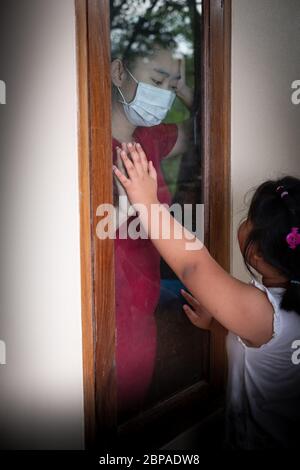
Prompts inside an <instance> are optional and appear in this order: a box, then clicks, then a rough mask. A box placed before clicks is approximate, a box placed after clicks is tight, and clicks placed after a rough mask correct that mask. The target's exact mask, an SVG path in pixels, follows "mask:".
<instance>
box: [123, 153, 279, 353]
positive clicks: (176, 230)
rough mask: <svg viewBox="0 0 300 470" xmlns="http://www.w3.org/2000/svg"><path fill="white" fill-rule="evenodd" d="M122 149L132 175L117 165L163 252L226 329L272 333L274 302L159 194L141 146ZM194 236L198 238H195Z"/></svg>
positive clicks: (253, 338)
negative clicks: (238, 274)
mask: <svg viewBox="0 0 300 470" xmlns="http://www.w3.org/2000/svg"><path fill="white" fill-rule="evenodd" d="M128 151H129V153H130V156H131V159H132V160H130V159H129V158H128V156H127V155H126V153H125V152H122V153H121V157H122V160H123V162H124V165H125V168H126V170H127V173H128V177H127V176H125V175H124V174H123V173H122V172H120V171H119V170H118V169H117V168H114V171H115V174H116V176H117V177H118V178H119V180H120V182H121V183H122V184H123V186H124V188H125V190H126V192H127V194H128V197H129V199H130V201H131V203H132V204H133V205H134V207H135V209H136V210H137V211H138V212H139V217H140V221H141V223H142V225H143V227H144V229H145V230H146V232H147V233H148V234H149V236H150V237H151V239H152V243H153V244H154V246H155V247H156V249H157V250H158V251H159V253H160V254H161V256H162V257H163V258H164V259H165V261H166V262H167V263H168V264H169V266H170V267H171V269H172V270H173V271H174V272H175V273H176V274H177V276H178V277H179V279H180V280H181V281H182V282H183V284H184V285H186V287H187V288H188V290H189V291H190V292H191V293H192V295H193V296H194V297H195V298H196V299H197V300H199V302H200V303H201V304H202V305H203V307H204V309H205V310H207V311H208V312H210V314H211V315H212V316H213V317H214V318H215V319H216V320H217V321H219V322H220V323H221V324H222V325H223V326H224V327H225V328H226V329H228V330H230V331H232V332H233V333H236V334H237V335H239V336H241V337H242V338H244V339H246V340H247V341H248V342H249V343H251V344H252V345H254V346H259V345H260V344H263V343H265V342H266V341H268V340H269V339H270V338H271V337H272V325H273V307H272V306H271V304H270V303H269V301H268V299H267V297H266V295H265V294H264V293H263V292H262V291H260V290H258V289H256V288H255V287H254V286H251V285H248V284H245V283H243V282H241V281H239V280H237V279H235V278H234V277H232V276H231V275H230V274H228V273H227V272H226V271H225V270H224V269H223V268H222V267H221V266H220V265H219V264H218V263H217V262H216V261H215V260H214V259H213V258H212V256H211V255H210V254H209V252H208V250H207V249H206V247H205V246H204V245H203V243H202V242H201V241H200V240H198V239H197V238H196V237H194V236H193V234H191V233H190V232H189V231H188V230H187V229H185V228H184V227H183V226H182V225H181V224H179V222H178V221H176V220H175V219H174V218H173V217H172V216H171V214H170V213H169V211H168V210H167V208H166V207H165V206H163V205H161V204H159V201H158V199H157V181H156V171H155V169H154V167H153V164H152V162H150V164H149V163H148V160H147V157H146V155H145V154H144V152H143V151H142V149H141V147H140V146H139V147H138V146H135V147H134V146H132V145H131V146H130V145H129V144H128ZM192 240H193V241H192Z"/></svg>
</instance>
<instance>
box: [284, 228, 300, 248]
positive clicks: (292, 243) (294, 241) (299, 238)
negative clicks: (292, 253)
mask: <svg viewBox="0 0 300 470" xmlns="http://www.w3.org/2000/svg"><path fill="white" fill-rule="evenodd" d="M298 230H299V228H298V227H293V228H292V231H291V232H290V233H289V234H288V235H287V237H286V241H287V244H288V245H289V247H290V248H291V249H292V250H295V248H297V246H298V245H300V234H299V233H298Z"/></svg>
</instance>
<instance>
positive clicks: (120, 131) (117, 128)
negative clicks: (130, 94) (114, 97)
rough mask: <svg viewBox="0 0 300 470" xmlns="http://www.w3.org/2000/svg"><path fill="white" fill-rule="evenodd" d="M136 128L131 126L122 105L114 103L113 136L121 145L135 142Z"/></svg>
mask: <svg viewBox="0 0 300 470" xmlns="http://www.w3.org/2000/svg"><path fill="white" fill-rule="evenodd" d="M135 129H136V126H134V125H133V124H131V122H129V121H128V119H127V118H126V116H125V113H124V110H123V106H122V103H119V102H114V103H113V105H112V135H113V137H114V138H115V139H117V140H118V141H119V142H120V143H122V142H131V141H132V140H134V138H133V133H134V131H135Z"/></svg>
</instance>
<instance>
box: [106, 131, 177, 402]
mask: <svg viewBox="0 0 300 470" xmlns="http://www.w3.org/2000/svg"><path fill="white" fill-rule="evenodd" d="M177 136H178V128H177V125H176V124H159V125H158V126H153V127H137V128H136V129H135V132H134V134H133V137H134V140H135V141H136V142H139V143H140V144H141V145H142V147H143V149H144V151H145V153H146V155H147V157H148V159H149V160H152V161H153V164H154V166H155V169H156V171H157V177H158V198H159V201H160V202H162V203H167V204H170V203H171V194H170V192H169V189H168V187H167V185H166V183H165V181H164V177H163V174H162V171H161V167H160V162H161V160H162V158H163V157H165V156H166V155H168V154H169V152H170V151H171V150H172V148H173V147H174V145H175V143H176V140H177ZM117 145H118V146H119V147H121V145H120V142H118V141H117V140H116V139H114V138H113V141H112V149H113V160H114V162H115V161H116V149H115V147H116V146H117ZM130 220H131V219H130ZM115 273H116V274H115V275H116V278H115V282H116V326H117V331H116V337H117V343H116V372H117V392H118V406H119V411H123V410H124V411H125V410H126V411H128V410H136V411H138V410H139V409H140V408H141V406H142V403H143V399H144V397H145V395H146V393H147V390H148V388H149V385H150V383H151V378H152V374H153V370H154V363H155V355H156V323H155V318H154V311H155V308H156V306H157V304H158V300H159V293H160V256H159V254H158V252H157V251H156V250H155V248H154V247H153V245H152V243H151V241H150V240H148V239H146V240H143V239H137V240H132V239H130V238H128V239H119V238H118V232H117V237H116V240H115Z"/></svg>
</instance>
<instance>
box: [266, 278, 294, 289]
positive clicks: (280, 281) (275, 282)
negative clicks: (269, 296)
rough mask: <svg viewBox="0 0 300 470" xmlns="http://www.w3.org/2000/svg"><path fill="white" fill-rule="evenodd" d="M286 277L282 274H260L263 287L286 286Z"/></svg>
mask: <svg viewBox="0 0 300 470" xmlns="http://www.w3.org/2000/svg"><path fill="white" fill-rule="evenodd" d="M288 282H289V281H288V279H286V278H285V277H283V276H276V275H275V276H262V283H263V285H264V286H265V287H283V288H285V289H286V288H287V285H288Z"/></svg>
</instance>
